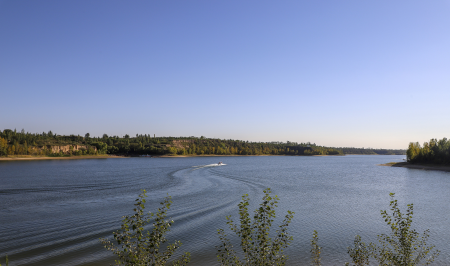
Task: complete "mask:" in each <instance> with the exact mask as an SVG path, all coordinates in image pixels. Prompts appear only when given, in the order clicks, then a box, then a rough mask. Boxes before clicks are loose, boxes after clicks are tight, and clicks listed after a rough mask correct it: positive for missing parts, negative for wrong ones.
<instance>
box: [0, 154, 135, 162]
mask: <svg viewBox="0 0 450 266" xmlns="http://www.w3.org/2000/svg"><path fill="white" fill-rule="evenodd" d="M107 158H130V157H125V156H110V155H99V156H97V155H93V156H91V155H85V156H70V157H33V156H29V157H0V161H35V160H82V159H107Z"/></svg>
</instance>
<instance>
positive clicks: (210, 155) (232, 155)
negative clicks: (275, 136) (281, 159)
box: [152, 154, 345, 158]
mask: <svg viewBox="0 0 450 266" xmlns="http://www.w3.org/2000/svg"><path fill="white" fill-rule="evenodd" d="M246 156H247V157H249V156H315V157H318V156H345V155H344V154H333V155H286V154H281V155H278V154H277V155H273V154H259V155H238V154H228V155H218V154H201V155H198V154H195V155H152V157H153V158H187V157H246Z"/></svg>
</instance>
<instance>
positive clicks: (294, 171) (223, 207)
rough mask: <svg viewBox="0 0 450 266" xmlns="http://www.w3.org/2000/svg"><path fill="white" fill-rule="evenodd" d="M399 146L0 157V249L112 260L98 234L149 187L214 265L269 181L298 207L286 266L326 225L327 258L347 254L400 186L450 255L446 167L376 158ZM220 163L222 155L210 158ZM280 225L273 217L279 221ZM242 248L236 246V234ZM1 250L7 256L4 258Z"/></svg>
mask: <svg viewBox="0 0 450 266" xmlns="http://www.w3.org/2000/svg"><path fill="white" fill-rule="evenodd" d="M404 158H405V157H404V156H357V155H352V156H336V157H334V156H329V157H295V156H270V157H264V156H259V157H192V158H130V159H88V160H49V161H20V162H17V161H16V162H5V161H3V162H2V161H0V239H1V241H0V256H1V257H2V258H3V257H4V255H5V254H8V255H9V257H10V261H11V263H10V265H46V266H48V265H109V264H111V263H113V262H114V257H113V255H112V253H110V252H109V251H107V250H106V249H104V248H103V246H102V245H101V244H100V242H99V238H105V237H112V232H113V231H115V230H117V229H118V228H119V227H120V225H121V219H122V218H121V217H122V216H123V215H126V214H132V208H133V203H134V200H135V199H136V198H137V196H138V195H139V193H140V190H141V189H146V190H147V195H148V198H147V204H146V210H148V211H155V210H156V208H157V207H158V205H159V202H161V201H162V199H163V198H164V197H165V196H166V195H167V194H169V195H171V196H172V198H173V204H172V207H171V209H170V211H169V213H168V214H169V217H171V218H172V219H173V220H174V221H175V224H174V226H173V227H172V229H171V231H170V233H169V235H168V239H169V241H170V242H173V241H175V240H180V241H181V242H182V243H183V246H182V248H181V249H180V250H179V251H178V252H177V253H178V254H181V253H182V252H185V251H189V252H191V265H218V262H217V259H216V249H215V246H217V245H218V244H219V239H218V236H217V229H219V228H223V229H226V232H228V235H229V236H230V237H231V238H232V239H234V240H235V241H237V238H234V236H233V235H232V233H231V231H230V230H229V229H228V227H227V225H226V220H225V216H227V215H232V217H234V218H235V220H238V208H237V204H238V203H239V201H240V200H241V196H242V195H243V194H249V196H250V200H251V204H252V206H250V209H251V210H253V209H255V208H256V207H257V205H258V204H259V203H260V201H261V198H262V196H263V192H262V191H263V189H265V188H268V187H270V188H271V189H272V191H273V194H276V195H278V197H279V198H280V201H279V207H278V208H277V210H276V211H277V216H278V217H279V218H280V220H281V219H282V217H283V216H284V215H285V213H286V211H287V210H291V211H294V212H295V215H294V219H293V222H292V224H291V225H290V226H289V230H290V233H291V234H292V235H293V236H294V241H293V243H292V245H291V246H290V247H289V248H287V249H286V254H288V255H289V257H290V259H289V260H288V265H309V264H310V253H309V250H310V239H311V237H312V233H313V230H317V231H318V233H319V239H320V240H319V241H320V242H319V245H320V246H322V247H323V249H322V254H321V255H322V263H323V265H343V264H344V263H345V262H346V261H350V257H349V256H348V255H347V247H348V246H350V245H352V244H353V239H354V237H355V235H356V234H359V235H361V237H362V239H363V241H364V242H366V243H367V242H371V241H373V242H375V241H377V240H376V235H377V234H380V233H388V232H389V227H388V226H387V225H386V224H385V222H384V220H383V219H382V218H381V215H380V210H382V209H383V210H386V209H389V200H390V198H389V193H390V192H395V193H396V199H398V201H399V203H400V207H401V209H402V210H403V211H406V204H409V203H414V218H413V227H414V228H416V229H417V230H418V231H419V232H423V231H424V230H425V229H430V230H431V234H430V239H429V243H431V244H435V245H436V247H437V248H438V249H439V250H441V255H440V256H439V257H438V259H437V260H436V262H435V265H448V264H449V263H448V262H449V261H450V248H449V242H450V240H449V239H450V230H449V228H450V206H449V204H448V203H449V202H450V173H449V172H440V171H424V170H414V169H406V168H397V167H382V166H378V165H377V164H381V163H387V162H395V161H402V160H403V159H404ZM218 161H223V162H224V163H225V164H226V165H223V166H211V164H214V163H217V162H218ZM276 224H277V223H276ZM235 248H237V249H238V248H239V245H238V242H236V245H235ZM2 260H3V259H2Z"/></svg>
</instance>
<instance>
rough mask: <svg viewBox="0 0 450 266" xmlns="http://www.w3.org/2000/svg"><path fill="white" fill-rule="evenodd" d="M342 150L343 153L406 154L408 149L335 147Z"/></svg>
mask: <svg viewBox="0 0 450 266" xmlns="http://www.w3.org/2000/svg"><path fill="white" fill-rule="evenodd" d="M335 149H337V150H340V151H342V153H343V154H362V155H405V154H406V150H392V149H372V148H366V149H365V148H352V147H345V148H335Z"/></svg>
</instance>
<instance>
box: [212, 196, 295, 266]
mask: <svg viewBox="0 0 450 266" xmlns="http://www.w3.org/2000/svg"><path fill="white" fill-rule="evenodd" d="M264 193H265V195H264V197H263V199H262V200H263V202H262V203H261V204H260V205H259V206H260V207H259V208H258V209H256V210H255V211H254V215H253V221H252V219H251V218H250V214H249V212H248V208H247V206H248V205H249V203H248V202H249V198H248V195H247V194H245V195H244V196H242V201H241V202H240V203H239V205H238V206H239V220H240V225H238V224H236V223H234V222H233V220H231V216H227V217H226V218H227V220H228V221H227V224H228V225H229V226H230V229H231V231H233V232H235V233H236V234H237V235H238V237H239V238H240V239H241V248H242V251H243V253H244V261H241V260H240V259H239V258H238V256H237V255H236V252H235V251H234V249H233V246H232V245H231V243H230V241H229V239H228V238H227V236H226V234H225V232H224V230H222V229H219V230H218V234H219V238H220V241H221V242H222V244H221V245H220V246H218V247H217V248H218V253H217V257H218V260H219V262H220V263H221V265H261V266H269V265H284V264H285V262H286V260H287V259H288V257H287V256H286V255H284V254H283V250H284V248H286V247H287V246H289V244H290V243H291V241H292V236H289V233H288V231H287V227H288V225H289V223H290V222H291V220H292V218H293V216H294V212H291V211H288V213H287V214H286V216H285V218H284V220H283V222H282V224H281V225H280V226H279V227H278V230H277V231H276V237H275V238H274V239H272V238H270V237H269V233H270V229H271V227H272V223H273V221H274V220H273V219H274V218H275V208H276V207H277V203H278V197H277V196H275V197H271V196H270V193H271V191H270V188H268V189H266V190H264Z"/></svg>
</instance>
